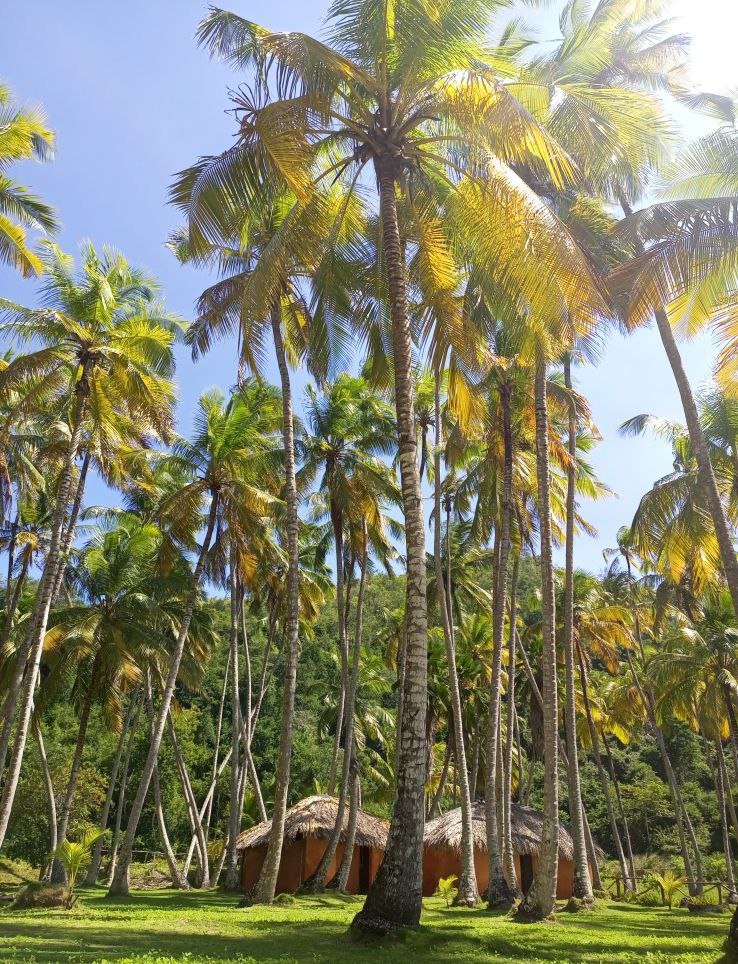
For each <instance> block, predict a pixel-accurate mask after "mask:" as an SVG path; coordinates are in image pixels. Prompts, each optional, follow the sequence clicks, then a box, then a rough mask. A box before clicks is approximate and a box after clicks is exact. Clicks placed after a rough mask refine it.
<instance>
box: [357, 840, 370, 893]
mask: <svg viewBox="0 0 738 964" xmlns="http://www.w3.org/2000/svg"><path fill="white" fill-rule="evenodd" d="M371 882H372V852H371V850H370V849H369V847H359V893H360V894H366V893H367V892H368V891H369V887H370V885H371Z"/></svg>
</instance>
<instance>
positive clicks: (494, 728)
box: [485, 382, 513, 907]
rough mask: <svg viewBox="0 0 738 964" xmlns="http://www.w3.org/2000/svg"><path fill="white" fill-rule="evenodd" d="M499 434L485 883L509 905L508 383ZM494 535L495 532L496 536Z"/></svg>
mask: <svg viewBox="0 0 738 964" xmlns="http://www.w3.org/2000/svg"><path fill="white" fill-rule="evenodd" d="M500 405H501V409H502V437H503V450H504V454H503V482H502V524H501V526H500V530H499V541H498V546H497V548H498V553H497V566H496V577H497V578H496V581H495V586H494V588H495V593H494V604H493V609H492V665H491V669H490V684H489V712H488V716H487V775H486V786H485V823H486V828H487V858H488V861H489V887H488V890H487V900H488V901H489V906H490V907H501V906H509V905H510V904H511V903H512V900H513V891H512V889H511V887H510V884H509V883H508V881H507V880H506V879H505V873H504V870H503V865H502V847H501V843H500V835H499V833H498V827H499V825H500V820H499V817H500V811H501V809H502V807H503V806H504V805H503V802H502V799H501V798H500V797H499V796H498V793H497V786H498V782H499V781H498V778H497V771H498V769H500V768H501V766H502V760H501V759H500V758H499V757H498V752H497V751H498V746H499V740H498V731H499V729H500V701H501V696H500V693H501V687H502V643H503V636H504V632H505V609H506V607H507V570H508V562H509V559H510V546H511V534H510V529H511V521H512V498H513V495H512V473H513V440H512V424H511V411H510V386H509V385H508V384H507V383H506V382H503V383H502V384H501V385H500ZM496 539H497V536H496Z"/></svg>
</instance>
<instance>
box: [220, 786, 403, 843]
mask: <svg viewBox="0 0 738 964" xmlns="http://www.w3.org/2000/svg"><path fill="white" fill-rule="evenodd" d="M337 815H338V800H337V799H336V798H335V797H331V796H328V795H327V794H316V795H315V796H313V797H306V798H305V799H304V800H300V802H299V803H296V804H295V805H294V807H290V809H289V810H288V811H287V814H286V816H285V821H284V839H285V840H286V841H287V840H297V839H298V838H300V837H318V838H319V839H321V840H328V839H329V837H330V836H331V834H332V833H333V828H334V827H335V825H336V816H337ZM347 828H348V807H346V810H345V812H344V820H343V828H342V830H341V836H340V838H339V840H340V842H341V843H345V842H346V831H347ZM388 830H389V824H388V823H387V822H386V821H385V820H380V819H379V818H378V817H372V816H371V814H368V813H365V812H364V811H363V810H359V813H358V815H357V818H356V846H357V847H372V848H373V849H375V850H384V848H385V846H386V845H387V831H388ZM271 832H272V821H271V820H265V821H264V822H263V823H259V824H257V825H256V826H255V827H252V828H251V829H250V830H245V831H244V832H243V833H242V834H241V836H240V837H239V838H238V843H237V845H236V849H237V850H246V849H249V848H255V847H263V846H265V845H266V844H268V843H269V834H270V833H271Z"/></svg>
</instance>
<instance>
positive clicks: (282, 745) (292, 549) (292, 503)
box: [254, 305, 300, 904]
mask: <svg viewBox="0 0 738 964" xmlns="http://www.w3.org/2000/svg"><path fill="white" fill-rule="evenodd" d="M271 321H272V334H273V336H274V348H275V351H276V354H277V364H278V366H279V376H280V380H281V384H282V434H283V437H284V469H285V501H286V503H287V620H286V631H287V632H286V639H285V649H286V656H287V659H286V664H285V669H284V691H283V695H282V727H281V732H280V737H279V753H278V758H277V772H276V775H275V781H274V810H273V812H272V831H271V834H270V835H269V846H268V847H267V852H266V857H265V858H264V864H263V866H262V868H261V874H260V875H259V880H258V882H257V884H256V888H255V892H254V899H255V900H256V901H257V903H260V904H271V902H272V901H273V900H274V893H275V891H276V889H277V874H278V873H279V862H280V860H281V858H282V842H283V841H282V838H283V837H284V821H285V814H286V813H287V794H288V792H289V785H290V760H291V758H292V737H293V733H292V730H293V724H294V716H295V690H296V689H297V663H298V659H299V656H300V638H299V633H300V546H299V529H300V519H299V516H298V514H297V481H296V479H295V433H294V426H293V422H292V389H291V386H290V373H289V370H288V368H287V358H286V355H285V350H284V341H283V340H282V325H281V318H280V311H279V306H278V305H277V306H275V309H274V311H273V312H272V317H271Z"/></svg>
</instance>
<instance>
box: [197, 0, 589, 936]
mask: <svg viewBox="0 0 738 964" xmlns="http://www.w3.org/2000/svg"><path fill="white" fill-rule="evenodd" d="M489 13H490V11H489V8H488V6H487V4H486V3H472V4H471V5H470V4H469V3H467V2H462V0H451V2H449V3H446V4H444V5H443V7H442V8H440V9H438V8H436V7H432V8H430V7H428V5H427V4H425V3H423V2H419V0H403V2H400V3H394V4H391V5H388V4H386V3H385V2H384V0H362V2H357V3H354V4H351V5H350V7H349V8H346V6H345V5H344V4H343V3H342V2H338V3H335V4H334V5H333V7H332V8H331V11H330V14H329V33H330V44H323V43H320V42H318V41H316V40H314V39H313V38H311V37H308V36H306V35H304V34H296V33H293V34H282V33H271V32H269V31H267V30H264V29H262V28H261V27H258V26H257V25H255V24H253V23H251V22H249V21H246V20H244V19H242V18H240V17H237V16H236V15H234V14H231V13H228V12H225V11H222V10H213V11H212V13H211V14H210V15H209V16H208V17H207V18H206V20H205V21H204V22H203V24H202V26H201V28H200V39H201V41H202V42H203V43H205V44H206V45H207V46H208V47H209V48H210V49H211V50H212V51H213V52H214V53H216V54H218V55H220V56H222V57H223V58H224V59H226V60H229V61H230V62H231V63H233V64H234V65H236V66H238V67H250V66H252V65H253V66H255V67H256V90H255V91H254V92H253V94H251V93H249V94H247V95H242V96H241V97H240V100H239V107H240V111H239V114H240V120H241V127H240V132H241V136H240V139H239V142H238V144H237V146H236V148H235V149H234V150H232V151H231V152H230V154H229V156H227V157H225V156H223V157H221V159H220V162H219V165H218V167H217V168H215V167H212V166H211V168H210V169H209V171H208V177H207V179H206V180H205V179H204V180H203V182H202V184H203V187H205V185H206V184H208V185H209V188H208V191H212V190H213V184H218V185H219V186H220V187H222V188H224V189H225V191H226V193H227V195H228V197H229V198H230V200H231V210H232V209H233V206H234V205H235V204H241V205H243V204H244V203H245V202H247V201H248V199H249V197H255V196H258V193H257V188H256V186H255V182H257V181H258V179H259V177H261V176H262V175H264V173H265V172H268V173H271V174H273V175H274V176H276V177H277V179H278V180H279V181H280V182H284V183H286V184H287V185H288V186H289V188H290V190H291V191H292V192H293V194H294V196H295V197H296V198H297V202H296V209H297V210H298V212H299V210H300V209H301V208H303V209H304V208H307V207H313V208H316V207H317V208H318V210H317V211H316V212H315V213H316V217H314V218H313V221H314V222H316V223H318V224H319V222H320V207H323V208H325V207H326V205H325V204H323V205H321V204H320V203H319V202H320V193H321V191H322V188H323V185H324V184H325V183H326V179H329V180H330V179H335V180H340V181H341V182H342V183H344V184H347V185H348V190H349V191H350V192H351V193H352V194H353V193H355V192H356V191H358V190H359V183H360V178H361V173H362V171H363V170H364V169H365V168H367V167H369V168H370V169H371V168H373V169H374V172H375V175H376V179H377V186H378V192H379V202H380V203H379V208H380V221H381V239H382V240H381V251H382V256H383V260H382V265H383V266H384V276H385V278H386V289H385V290H386V292H387V295H388V298H387V303H388V306H389V312H388V313H389V317H390V321H391V347H392V356H393V370H394V382H395V390H394V397H395V405H396V410H397V422H398V434H399V462H400V477H401V486H402V494H403V505H404V512H405V527H406V543H407V570H408V579H407V606H406V612H407V634H406V635H407V643H406V647H405V650H406V651H405V660H404V662H405V672H404V676H403V690H404V693H403V697H402V699H403V720H402V727H401V734H400V735H401V741H400V748H399V768H398V787H397V796H396V800H395V806H394V808H393V820H392V824H391V829H390V835H389V840H388V847H387V850H386V852H385V858H384V861H383V863H382V866H381V868H380V872H379V874H378V876H377V878H376V880H375V882H374V884H373V885H372V887H371V889H370V892H369V894H368V897H367V901H366V904H365V907H364V909H363V911H362V912H361V913H360V914H359V915H358V916H357V919H356V922H355V926H356V927H358V928H360V929H367V930H369V931H373V930H374V929H375V928H378V929H379V930H380V931H386V930H387V929H388V928H391V927H393V926H402V925H414V924H417V922H418V920H419V916H420V910H421V860H422V846H423V840H422V838H423V822H424V806H423V796H424V793H423V791H424V783H425V753H424V745H425V726H424V716H425V699H426V686H425V682H426V643H427V610H426V598H425V559H424V553H425V548H424V543H425V527H424V524H423V513H422V499H421V491H420V478H419V472H418V459H417V434H416V422H415V416H414V386H413V359H412V348H411V337H410V325H409V315H408V296H407V280H406V270H405V268H406V265H405V246H404V240H403V239H404V236H406V231H405V227H406V226H405V224H404V223H401V221H400V218H399V214H398V210H399V201H400V200H401V199H402V198H403V197H406V196H411V192H409V191H407V186H408V185H409V183H410V182H412V183H413V187H415V185H416V183H417V189H418V192H419V193H418V194H415V195H414V196H415V197H416V198H420V199H421V200H422V199H423V198H426V197H427V198H428V199H429V201H430V200H432V197H433V195H434V194H437V195H440V196H441V197H442V200H443V204H444V208H445V210H446V212H447V213H448V215H449V224H450V225H453V229H454V230H455V231H458V232H459V237H460V238H462V239H463V240H466V241H467V242H470V241H471V238H470V235H473V237H474V239H475V240H477V241H479V240H480V239H482V241H483V246H484V249H485V255H486V264H485V267H489V269H490V270H492V271H493V272H494V275H495V277H496V278H497V279H498V280H499V283H500V284H501V285H502V286H503V287H506V290H508V291H509V293H510V296H511V298H513V299H517V298H518V297H519V296H520V294H521V291H522V292H524V297H525V298H526V300H527V303H528V304H529V306H530V308H531V311H532V312H533V313H534V314H537V313H538V312H539V310H540V315H541V318H544V317H545V318H553V317H555V316H557V315H560V310H559V309H560V308H561V301H558V304H557V305H556V306H554V305H553V302H554V301H557V299H556V298H552V297H551V295H550V291H549V290H548V289H549V286H548V284H546V286H545V287H546V296H545V298H544V297H543V287H544V286H543V285H542V284H541V283H540V282H541V281H542V276H541V272H540V270H539V269H540V263H541V262H540V261H538V263H537V264H536V265H535V270H533V267H534V261H533V260H532V259H530V258H528V257H526V256H525V255H524V254H523V252H524V251H525V250H529V248H528V245H529V244H530V243H531V237H532V234H534V235H535V236H536V239H537V242H540V257H541V259H542V261H544V262H545V263H546V264H548V265H549V266H550V269H551V270H552V271H554V272H556V273H557V274H558V276H559V278H560V281H561V284H560V287H559V289H558V292H559V294H560V295H561V298H563V300H564V301H565V302H569V301H572V302H573V301H576V302H577V307H579V306H581V304H582V303H583V302H588V301H589V300H590V298H591V294H592V285H591V279H590V277H589V272H588V270H587V269H586V266H585V265H584V263H583V261H582V260H581V258H580V257H579V256H578V253H577V251H576V249H575V246H574V245H573V244H572V243H571V242H570V239H568V237H567V236H566V234H565V232H563V231H562V230H561V229H560V226H559V224H558V222H556V220H555V219H552V218H551V215H550V213H549V212H548V211H547V210H544V207H543V206H542V205H541V203H540V202H539V200H538V199H537V198H536V197H535V195H534V194H533V192H531V191H529V190H528V189H527V188H525V186H524V185H523V183H522V182H520V181H519V180H518V179H517V178H516V176H515V175H514V174H513V173H512V171H511V168H510V167H509V166H508V163H510V162H513V161H518V160H520V161H526V162H530V163H531V164H532V165H533V166H535V167H538V168H540V169H541V170H544V169H548V170H549V171H550V173H551V176H552V178H553V179H554V180H555V181H556V182H558V183H563V182H564V181H565V180H566V179H567V178H568V177H570V176H571V173H572V172H571V167H570V165H569V164H568V162H567V160H566V158H565V156H564V154H563V152H561V151H560V150H558V149H557V148H556V147H555V145H554V144H553V142H552V141H551V139H550V138H549V137H548V136H547V135H546V134H545V132H544V131H543V130H542V128H540V127H539V126H538V125H537V124H536V123H535V121H534V120H533V118H532V117H531V115H530V114H528V113H527V112H526V111H525V110H524V109H522V108H521V107H520V105H519V104H518V103H517V102H516V101H515V99H514V97H513V96H512V95H511V92H510V91H509V90H506V89H505V87H504V85H502V84H501V83H500V82H499V81H498V79H497V78H496V77H495V76H494V73H493V70H492V69H491V68H490V67H488V66H486V62H487V59H486V55H487V47H488V45H487V36H486V28H487V25H488V20H489ZM272 79H273V80H274V81H275V83H274V85H272ZM298 92H299V96H297V97H295V96H293V95H294V94H296V93H298ZM272 95H274V96H272ZM288 117H289V121H287V120H286V119H287V118H288ZM277 131H279V133H278V134H277ZM275 136H276V140H275ZM339 145H340V147H339ZM457 148H459V149H460V150H457ZM492 155H493V156H494V158H495V160H494V162H492V163H490V157H491V156H492ZM249 158H250V160H249ZM459 161H460V163H459ZM477 161H478V162H479V165H480V166H479V167H478V168H477V166H476V164H477ZM477 170H479V171H482V170H483V171H484V172H485V173H484V177H477V176H476V172H477ZM450 171H458V175H459V177H458V182H456V181H454V180H452V179H449V178H448V177H447V176H446V174H447V173H448V172H450ZM234 187H235V195H234V191H233V188H234ZM398 195H399V196H398ZM499 198H505V201H506V204H505V213H504V215H503V214H502V211H503V207H502V206H501V205H498V204H497V200H498V199H499ZM415 207H416V208H417V209H418V210H419V211H420V212H421V213H422V211H423V209H424V205H423V204H422V203H420V204H416V205H415ZM432 208H433V205H432V204H431V205H429V207H428V210H429V211H431V210H432ZM513 208H514V209H515V210H516V212H517V215H516V216H515V217H512V218H511V216H510V213H511V210H512V209H513ZM346 210H348V208H346ZM342 219H343V217H341V218H340V219H339V221H340V220H342ZM299 221H300V218H299V216H297V217H294V218H292V219H290V218H287V219H285V224H284V229H283V230H282V231H281V233H280V234H281V240H280V241H277V242H275V244H274V247H273V252H274V257H272V256H271V252H267V253H268V254H269V255H270V257H268V258H267V259H265V260H264V261H263V264H262V270H263V272H265V273H266V274H267V275H268V274H271V272H272V270H273V266H274V264H275V259H276V258H279V259H283V258H284V252H285V251H287V250H289V249H290V248H291V247H292V246H293V245H294V244H298V245H299V244H304V240H303V239H302V238H301V237H299V236H296V224H297V222H299ZM331 223H332V224H333V223H334V222H333V221H332V222H331ZM523 225H525V227H524V229H523ZM200 226H201V228H202V229H204V230H207V227H208V224H207V218H206V217H203V218H201V221H200ZM308 227H309V226H308ZM518 229H520V230H518ZM303 230H304V227H303ZM516 231H517V234H516V233H515V232H516ZM331 233H332V234H333V236H334V237H337V236H338V235H339V234H340V233H341V229H340V226H339V227H338V228H336V227H332V228H331ZM407 233H409V232H407ZM531 233H532V234H531ZM537 242H534V243H537ZM277 252H279V253H277ZM503 262H504V266H503ZM575 278H576V282H574V279H575ZM547 281H548V279H547ZM376 295H377V292H376V290H374V291H370V292H368V298H369V299H371V298H374V297H375V296H376ZM357 317H358V318H359V320H360V321H361V320H362V318H361V313H360V312H359V313H358V315H357ZM274 826H275V835H276V833H277V831H278V830H279V829H281V828H280V827H278V824H277V823H276V822H275V825H274Z"/></svg>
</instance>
